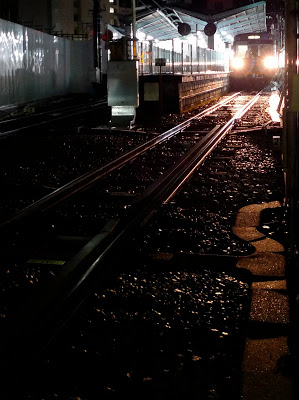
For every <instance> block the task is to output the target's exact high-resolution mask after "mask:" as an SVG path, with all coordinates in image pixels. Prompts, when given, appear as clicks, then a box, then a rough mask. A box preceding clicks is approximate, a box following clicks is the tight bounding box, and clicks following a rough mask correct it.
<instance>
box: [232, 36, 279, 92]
mask: <svg viewBox="0 0 299 400" xmlns="http://www.w3.org/2000/svg"><path fill="white" fill-rule="evenodd" d="M232 50H233V56H232V57H231V59H230V87H231V89H232V90H261V89H263V88H264V87H265V86H267V85H268V84H269V83H270V82H271V80H274V79H275V77H276V75H277V73H278V54H277V48H276V41H275V40H274V39H273V38H272V36H271V35H270V34H268V33H267V32H264V33H247V34H244V33H242V34H239V35H236V36H235V38H234V43H233V48H232Z"/></svg>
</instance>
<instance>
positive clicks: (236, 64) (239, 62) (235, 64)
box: [231, 57, 244, 69]
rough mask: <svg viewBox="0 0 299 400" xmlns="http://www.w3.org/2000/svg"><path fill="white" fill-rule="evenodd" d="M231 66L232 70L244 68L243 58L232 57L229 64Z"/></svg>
mask: <svg viewBox="0 0 299 400" xmlns="http://www.w3.org/2000/svg"><path fill="white" fill-rule="evenodd" d="M231 66H232V68H233V69H242V68H243V67H244V60H243V58H239V57H234V58H233V59H232V62H231Z"/></svg>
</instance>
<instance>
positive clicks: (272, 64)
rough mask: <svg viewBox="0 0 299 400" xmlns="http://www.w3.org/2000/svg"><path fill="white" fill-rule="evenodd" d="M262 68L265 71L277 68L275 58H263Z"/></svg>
mask: <svg viewBox="0 0 299 400" xmlns="http://www.w3.org/2000/svg"><path fill="white" fill-rule="evenodd" d="M264 66H265V68H267V69H274V68H277V60H276V58H275V57H272V56H268V57H265V58H264Z"/></svg>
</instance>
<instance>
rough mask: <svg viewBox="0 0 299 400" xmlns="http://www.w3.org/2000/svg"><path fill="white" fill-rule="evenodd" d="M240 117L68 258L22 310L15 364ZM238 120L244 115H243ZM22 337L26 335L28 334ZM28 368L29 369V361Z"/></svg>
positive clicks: (71, 308)
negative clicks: (45, 286)
mask: <svg viewBox="0 0 299 400" xmlns="http://www.w3.org/2000/svg"><path fill="white" fill-rule="evenodd" d="M235 118H236V117H235V116H234V117H233V118H232V119H231V120H230V121H229V122H227V123H226V124H225V125H224V127H221V129H220V127H216V128H215V129H214V130H212V132H211V133H210V134H209V135H207V136H206V137H204V138H203V139H201V141H199V142H198V144H197V145H196V146H195V147H194V148H191V149H190V150H189V151H188V152H187V153H185V155H184V156H183V157H182V158H180V162H179V164H176V165H175V166H174V167H169V168H165V171H164V174H163V175H161V176H160V178H159V179H158V181H157V182H155V183H153V184H152V185H150V186H149V187H148V189H147V190H146V191H145V193H144V194H143V195H141V196H140V197H139V196H136V197H135V199H134V200H133V202H132V203H129V204H128V206H126V209H127V210H128V213H127V216H126V217H125V218H124V219H122V218H120V219H119V220H117V221H115V220H111V221H110V224H108V225H107V226H106V228H104V230H103V231H102V232H100V233H99V235H97V236H95V237H94V238H93V239H92V240H91V241H89V242H88V243H87V245H86V246H85V247H83V249H82V250H80V251H79V252H78V253H77V254H76V255H75V256H74V257H73V259H72V260H70V261H68V262H66V264H65V265H64V267H63V269H62V271H61V273H60V274H58V275H57V276H56V277H55V280H54V282H53V283H52V284H50V287H49V291H48V293H47V294H45V293H41V298H40V297H38V298H39V307H37V308H36V305H35V304H36V298H34V299H33V301H32V303H30V304H28V305H26V306H25V308H24V313H23V312H22V313H21V315H22V321H23V322H22V324H23V325H22V330H21V331H22V334H21V335H19V333H18V332H19V330H18V331H17V336H14V337H13V339H12V342H11V345H12V347H13V346H14V343H15V341H19V343H20V347H19V348H18V349H17V350H18V351H19V352H18V351H17V350H16V349H14V350H13V351H12V352H13V353H14V354H13V357H12V360H13V363H12V364H14V363H15V362H18V363H19V365H20V367H22V362H20V361H21V360H20V358H21V359H22V358H23V362H24V361H25V360H26V362H27V357H29V356H30V357H31V356H32V355H33V354H34V353H38V352H39V351H40V348H39V347H38V346H37V347H35V346H36V345H37V344H38V343H39V344H40V345H41V344H42V343H43V342H45V343H46V342H47V340H49V336H50V337H51V335H53V332H55V330H56V329H57V328H59V325H60V324H61V323H62V321H63V320H64V318H65V317H66V315H71V314H72V312H73V311H75V310H76V308H77V306H79V304H80V303H81V301H82V299H83V298H84V297H86V296H87V295H88V293H89V291H90V290H91V288H90V287H89V285H92V284H93V283H94V282H95V281H96V280H97V279H99V278H100V279H102V278H103V276H104V275H105V271H106V270H108V269H109V268H111V265H110V260H111V259H114V260H115V254H116V253H117V252H118V251H119V250H120V249H122V250H121V251H123V249H124V247H125V246H124V243H126V244H130V242H131V234H132V233H134V235H136V232H138V227H139V226H142V225H144V223H145V222H147V221H148V220H149V219H150V217H151V216H152V215H153V214H154V213H155V212H156V209H157V208H158V207H159V206H160V204H162V203H166V202H167V201H169V200H170V199H171V198H172V197H173V196H174V194H175V193H176V192H177V190H178V189H177V188H178V187H180V186H181V185H182V183H181V182H182V181H185V180H186V179H188V178H189V176H190V174H191V172H192V171H194V170H195V169H196V168H197V167H198V165H199V164H200V163H201V162H202V161H203V160H204V152H205V153H206V154H207V153H208V154H209V153H210V152H211V151H212V149H213V148H214V147H215V146H216V144H217V143H218V142H219V141H220V140H221V139H222V137H223V136H224V135H225V134H226V133H227V132H228V131H229V130H230V129H231V128H232V127H233V125H234V123H235ZM238 118H241V116H240V114H239V116H238ZM187 125H188V124H187ZM180 130H182V127H180ZM216 133H217V136H216ZM203 147H204V150H203ZM178 165H179V166H180V167H179V166H178ZM181 167H183V169H184V173H182V172H181V169H182V168H181ZM110 172H111V171H109V173H110ZM98 179H99V178H97V179H96V180H98ZM88 185H90V183H88ZM59 201H60V200H59ZM54 203H55V202H53V204H54ZM51 207H52V205H51ZM39 212H40V210H39V211H38V213H39ZM25 214H26V213H25ZM29 214H30V213H29ZM29 214H28V215H29ZM14 223H16V221H15V222H14ZM7 227H8V225H7V226H6V228H7ZM53 293H55V296H53ZM40 315H43V318H42V320H40V318H39V316H40ZM58 315H59V316H60V319H59V321H57V317H58ZM14 323H15V324H16V325H13V326H14V327H15V328H17V327H18V324H19V322H18V320H17V319H16V320H15V321H14ZM26 332H27V333H26ZM32 332H33V333H34V334H33V335H32ZM22 335H24V336H23V338H22V337H21V336H22ZM29 337H30V344H31V346H30V354H27V352H26V351H25V354H24V348H23V346H24V347H25V342H26V341H27V340H28V338H29ZM38 339H40V340H38ZM12 347H11V348H9V346H8V348H9V349H10V350H11V349H12ZM20 354H21V355H22V356H21V357H20ZM10 355H11V354H10ZM23 367H24V368H25V365H24V364H23ZM21 369H22V368H21ZM20 372H21V371H20Z"/></svg>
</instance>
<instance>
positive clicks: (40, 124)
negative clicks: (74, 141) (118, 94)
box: [0, 99, 109, 139]
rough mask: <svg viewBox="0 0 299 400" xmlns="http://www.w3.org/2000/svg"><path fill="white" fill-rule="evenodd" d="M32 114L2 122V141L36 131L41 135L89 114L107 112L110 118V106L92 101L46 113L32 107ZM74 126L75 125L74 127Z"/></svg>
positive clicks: (12, 116)
mask: <svg viewBox="0 0 299 400" xmlns="http://www.w3.org/2000/svg"><path fill="white" fill-rule="evenodd" d="M30 109H32V111H31V112H27V113H24V114H25V115H23V113H20V115H19V116H14V115H11V116H8V117H6V118H3V119H2V120H0V139H7V138H8V137H11V136H13V135H18V134H23V135H24V134H25V133H27V132H30V134H32V133H33V132H34V131H35V130H37V131H38V133H39V134H41V130H46V129H53V127H55V126H56V127H57V126H58V124H60V127H61V124H65V123H69V124H70V122H73V123H74V120H75V121H76V122H77V121H78V120H79V119H80V118H83V117H84V116H86V115H87V114H92V113H95V112H97V113H98V112H99V111H100V110H102V112H105V113H106V114H107V117H108V114H109V113H108V105H107V99H102V100H97V101H94V100H90V101H89V102H87V104H86V102H84V104H80V103H78V104H71V105H63V104H60V106H59V107H58V105H57V108H55V107H54V108H53V107H51V108H50V109H49V110H45V111H42V110H40V111H37V112H36V111H35V110H34V107H33V106H32V107H31V108H30ZM72 126H74V125H72Z"/></svg>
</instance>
